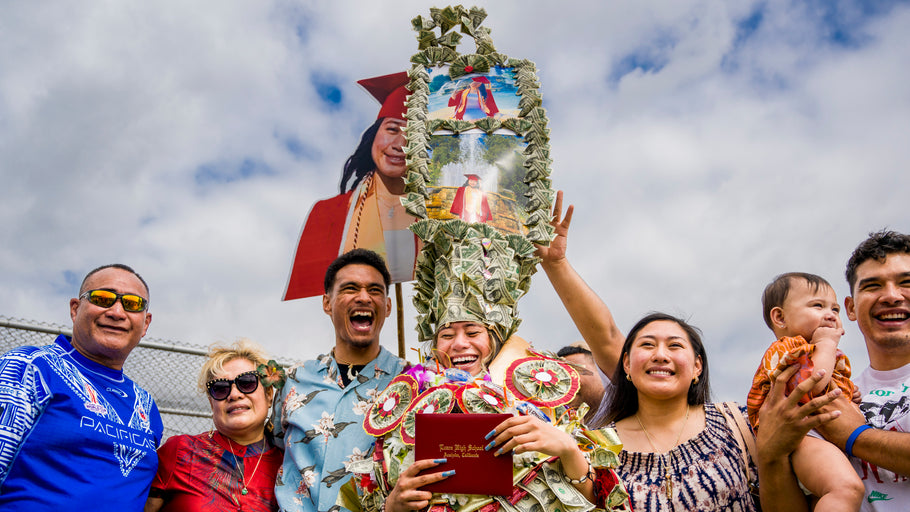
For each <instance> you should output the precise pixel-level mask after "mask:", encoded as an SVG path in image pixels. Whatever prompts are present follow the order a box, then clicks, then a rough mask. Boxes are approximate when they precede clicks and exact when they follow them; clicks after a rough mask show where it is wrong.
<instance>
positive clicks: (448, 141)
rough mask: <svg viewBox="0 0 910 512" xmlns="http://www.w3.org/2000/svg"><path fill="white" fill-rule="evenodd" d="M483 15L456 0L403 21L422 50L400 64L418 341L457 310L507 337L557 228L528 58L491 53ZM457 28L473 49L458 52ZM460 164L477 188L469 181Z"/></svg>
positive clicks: (456, 317) (543, 123) (542, 120)
mask: <svg viewBox="0 0 910 512" xmlns="http://www.w3.org/2000/svg"><path fill="white" fill-rule="evenodd" d="M485 18H486V12H485V11H484V10H483V9H481V8H477V7H473V8H470V9H467V8H464V7H462V6H455V7H446V8H444V9H437V8H433V9H431V10H430V16H429V17H426V18H425V17H423V16H418V17H416V18H414V19H413V20H412V22H411V24H412V27H413V29H414V30H415V31H416V32H417V40H418V52H417V53H416V54H415V55H414V56H413V57H412V58H411V62H412V64H413V67H412V68H411V69H410V71H409V72H408V76H409V78H410V80H409V83H408V85H407V89H408V90H409V91H410V93H411V94H410V95H409V96H408V98H407V101H406V105H407V113H406V114H405V118H406V120H407V127H406V129H405V132H406V133H405V136H406V138H407V145H406V147H405V154H406V159H407V167H408V175H407V178H406V189H405V192H406V194H405V196H404V197H403V198H402V200H401V201H402V204H403V205H404V206H405V207H406V209H407V210H408V212H409V213H411V214H412V215H414V216H416V217H418V218H419V219H420V220H418V221H417V222H415V223H414V224H413V225H412V226H411V228H410V229H411V230H412V231H413V232H414V233H415V234H416V235H417V236H418V237H419V238H420V240H421V241H422V243H423V247H422V249H421V251H420V254H419V255H418V257H417V267H416V272H415V273H416V279H417V284H416V285H415V295H414V306H415V308H416V310H417V312H418V318H417V331H418V338H419V340H420V341H422V342H427V343H425V345H424V349H425V350H428V349H429V348H430V347H431V345H432V342H433V339H434V338H435V335H436V333H437V332H438V330H439V329H440V328H442V327H444V326H445V325H447V324H450V323H453V322H459V321H473V322H479V323H483V324H485V325H486V326H487V327H488V328H489V329H490V330H491V332H493V333H494V334H495V336H494V338H497V342H498V343H502V342H503V341H504V340H507V339H508V338H509V337H510V336H512V334H514V333H515V331H516V329H517V328H518V325H519V323H520V322H521V321H520V319H519V318H518V309H517V305H518V300H519V299H520V298H521V297H522V296H523V295H524V294H525V293H527V291H528V288H529V286H530V279H531V275H533V274H534V272H535V271H536V264H537V261H538V260H537V258H536V257H535V256H534V244H535V243H537V244H543V245H547V244H549V243H550V240H552V238H553V228H552V226H550V224H549V221H550V211H551V208H552V203H553V199H554V196H555V193H554V191H553V190H552V188H551V182H550V180H549V175H550V164H551V160H550V158H549V132H548V130H547V116H546V112H545V111H544V109H543V108H542V107H541V96H540V94H539V93H538V90H537V89H538V85H539V84H538V81H537V76H536V69H535V66H534V63H532V62H530V61H528V60H519V59H510V58H509V57H507V56H506V55H503V54H501V53H499V52H497V51H496V48H495V47H494V46H493V41H492V38H491V37H490V29H489V28H486V27H483V26H482V22H483V20H484V19H485ZM463 36H468V37H470V38H472V39H473V40H474V42H475V44H476V52H475V53H473V54H466V55H463V54H460V53H458V52H457V51H456V47H457V46H458V44H459V42H460V41H461V39H462V37H463ZM494 98H495V99H494ZM467 175H473V176H476V177H477V178H475V179H478V181H479V182H481V183H482V189H481V188H476V187H471V188H472V189H471V190H466V189H467V188H468V187H465V186H464V184H463V182H464V180H465V176H467ZM459 185H461V186H459Z"/></svg>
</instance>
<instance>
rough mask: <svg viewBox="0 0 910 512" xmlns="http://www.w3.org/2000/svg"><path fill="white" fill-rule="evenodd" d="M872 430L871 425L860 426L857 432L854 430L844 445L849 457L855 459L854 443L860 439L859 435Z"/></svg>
mask: <svg viewBox="0 0 910 512" xmlns="http://www.w3.org/2000/svg"><path fill="white" fill-rule="evenodd" d="M870 428H872V427H871V426H869V425H860V426H858V427H856V430H854V431H853V433H852V434H850V437H848V438H847V444H846V445H844V451H845V452H847V455H849V456H850V457H853V443H855V442H856V438H857V437H859V435H860V434H862V433H863V431H864V430H868V429H870Z"/></svg>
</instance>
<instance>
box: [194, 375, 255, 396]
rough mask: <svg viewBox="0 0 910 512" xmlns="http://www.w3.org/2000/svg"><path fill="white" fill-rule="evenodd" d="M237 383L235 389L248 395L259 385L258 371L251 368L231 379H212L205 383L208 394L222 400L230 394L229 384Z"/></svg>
mask: <svg viewBox="0 0 910 512" xmlns="http://www.w3.org/2000/svg"><path fill="white" fill-rule="evenodd" d="M235 384H236V385H237V391H240V392H241V393H243V394H244V395H249V394H250V393H252V392H253V391H256V388H258V387H259V372H257V371H255V370H253V371H249V372H244V373H241V374H240V375H238V376H236V377H234V378H233V379H213V380H210V381H208V382H207V383H206V384H205V387H206V389H208V391H209V396H211V397H212V398H213V399H215V400H219V401H220V400H224V399H226V398H227V397H228V396H230V394H231V386H233V385H235Z"/></svg>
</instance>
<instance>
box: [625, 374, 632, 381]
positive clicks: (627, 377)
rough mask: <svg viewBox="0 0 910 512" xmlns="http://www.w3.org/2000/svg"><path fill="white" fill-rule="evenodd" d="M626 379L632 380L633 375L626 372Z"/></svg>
mask: <svg viewBox="0 0 910 512" xmlns="http://www.w3.org/2000/svg"><path fill="white" fill-rule="evenodd" d="M626 380H627V381H629V382H632V377H629V374H628V373H627V374H626Z"/></svg>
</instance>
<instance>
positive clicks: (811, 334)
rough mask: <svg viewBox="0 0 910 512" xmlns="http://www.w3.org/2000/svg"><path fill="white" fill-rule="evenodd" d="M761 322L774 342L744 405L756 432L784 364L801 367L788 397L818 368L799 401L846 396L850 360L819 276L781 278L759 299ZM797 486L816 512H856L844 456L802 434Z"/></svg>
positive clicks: (833, 301) (835, 309) (857, 494)
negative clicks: (818, 375)
mask: <svg viewBox="0 0 910 512" xmlns="http://www.w3.org/2000/svg"><path fill="white" fill-rule="evenodd" d="M762 309H763V312H764V317H765V323H766V324H768V327H770V328H771V330H772V331H774V335H775V336H777V338H778V339H777V341H775V342H774V343H772V344H771V346H770V347H769V348H768V350H767V351H766V352H765V355H764V357H762V361H761V365H760V366H759V367H758V371H756V372H755V377H754V378H753V379H752V389H750V390H749V399H748V401H747V405H748V412H749V421H750V422H751V423H752V428H753V429H755V430H757V429H758V427H759V425H758V410H759V408H761V405H762V403H763V402H764V400H765V397H766V396H767V395H768V390H769V389H770V388H771V382H772V381H773V380H774V379H775V378H776V377H777V375H778V373H779V372H776V370H777V368H778V366H781V368H785V366H782V365H780V363H782V362H789V363H790V364H794V363H799V364H800V370H799V372H798V373H797V374H796V375H795V376H794V377H793V378H792V379H790V382H788V383H787V393H788V394H789V393H790V392H792V391H793V389H794V388H795V387H796V386H797V385H798V384H799V383H800V382H802V381H803V380H805V379H806V378H808V377H809V376H811V375H813V374H814V373H815V372H816V371H817V370H822V369H823V370H825V377H824V378H823V379H822V380H821V381H820V382H819V383H818V385H817V386H816V387H815V388H813V389H812V391H811V392H810V393H809V396H808V397H804V398H803V403H804V402H807V401H809V400H810V398H814V397H816V396H821V395H823V394H825V393H827V392H828V391H829V390H830V389H833V388H834V386H837V387H839V388H841V390H842V391H843V392H844V394H845V395H846V396H848V397H850V396H853V394H854V390H855V389H856V387H855V386H854V385H853V382H851V381H850V362H849V361H848V360H847V357H846V356H845V355H844V353H843V352H841V351H840V350H838V349H837V344H838V342H839V341H840V337H841V336H842V335H843V334H844V329H843V325H842V324H841V320H840V306H839V305H838V303H837V296H836V294H835V293H834V288H832V287H831V285H830V284H829V283H828V282H827V281H825V280H824V279H822V278H821V277H819V276H816V275H814V274H805V273H802V272H790V273H787V274H781V275H779V276H777V277H776V278H774V280H773V281H772V282H771V284H769V285H768V286H767V287H766V288H765V292H764V294H763V295H762ZM791 460H792V463H793V471H794V473H796V477H797V478H798V479H799V481H800V484H801V485H802V486H804V487H805V489H807V490H808V491H809V492H811V493H812V494H814V495H815V496H817V497H818V498H819V500H818V504H817V506H816V508H815V510H824V511H832V510H844V511H847V510H849V511H856V510H859V508H860V505H861V504H862V499H863V495H864V490H863V484H862V481H860V479H859V476H857V474H856V472H855V471H854V470H853V466H852V465H851V464H850V461H849V460H848V459H847V457H846V456H845V455H844V454H843V453H842V452H841V451H840V449H838V448H837V447H836V446H834V445H833V444H830V443H828V442H827V441H825V440H824V439H821V438H818V437H813V436H811V435H809V436H806V437H805V438H804V439H803V440H802V442H801V443H800V445H799V447H798V448H797V449H796V451H795V452H793V455H792V457H791Z"/></svg>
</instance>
